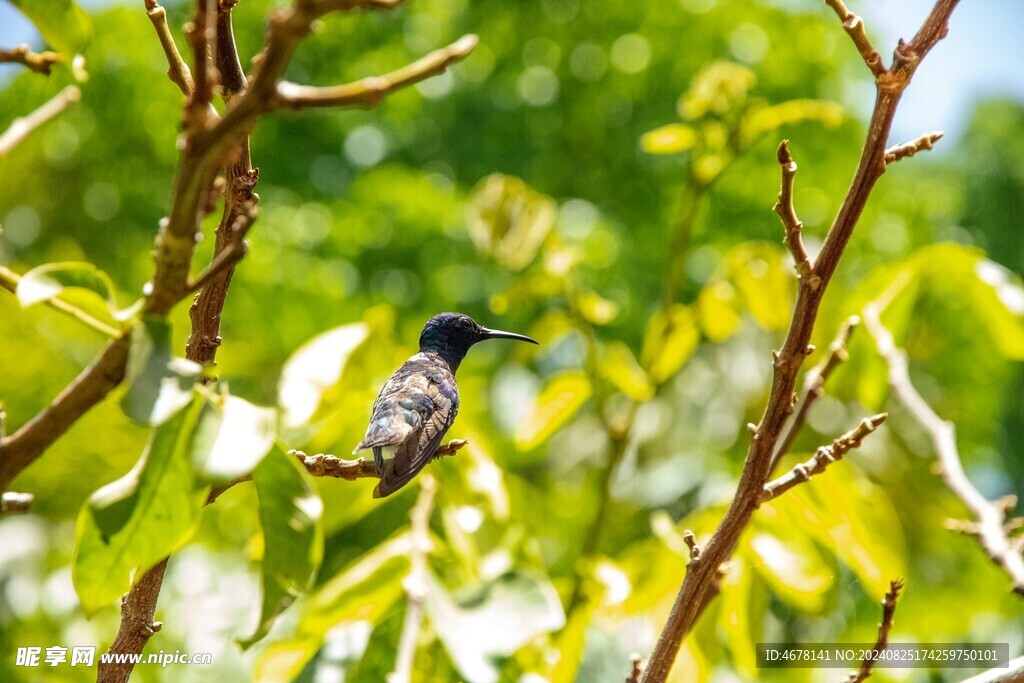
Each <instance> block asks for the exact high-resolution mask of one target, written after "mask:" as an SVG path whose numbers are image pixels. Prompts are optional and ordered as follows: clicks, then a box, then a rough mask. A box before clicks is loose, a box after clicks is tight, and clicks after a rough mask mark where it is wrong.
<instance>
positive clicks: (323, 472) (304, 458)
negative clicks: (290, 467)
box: [288, 439, 469, 481]
mask: <svg viewBox="0 0 1024 683" xmlns="http://www.w3.org/2000/svg"><path fill="white" fill-rule="evenodd" d="M468 443H469V441H467V440H466V439H452V440H451V441H449V442H448V443H445V444H442V445H441V447H440V448H438V449H437V453H435V454H434V457H433V458H431V460H437V459H438V458H443V457H448V456H452V455H455V454H456V453H458V452H459V451H460V450H462V449H463V448H464V447H465V446H466V445H467V444H468ZM288 455H293V456H295V457H296V458H298V460H299V462H300V463H301V464H302V466H303V467H305V468H306V470H307V471H308V472H309V473H310V474H311V475H313V476H314V477H331V478H334V479H347V480H348V481H355V480H356V479H369V478H373V479H376V478H377V467H376V465H374V463H373V461H372V460H365V459H363V458H357V459H356V460H344V459H342V458H338V457H336V456H333V455H326V454H324V453H318V454H317V455H306V454H305V453H303V452H302V451H296V450H291V451H288Z"/></svg>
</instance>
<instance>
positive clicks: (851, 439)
mask: <svg viewBox="0 0 1024 683" xmlns="http://www.w3.org/2000/svg"><path fill="white" fill-rule="evenodd" d="M887 417H888V415H887V414H886V413H880V414H878V415H875V416H874V417H866V418H864V419H863V420H862V421H861V423H860V424H859V425H857V426H856V427H854V428H853V429H852V430H850V431H848V432H847V433H846V434H843V435H842V436H841V437H839V438H838V439H836V440H835V441H833V442H832V444H831V445H829V446H822V447H821V448H819V449H818V450H817V451H815V453H814V455H813V456H811V459H810V460H808V461H807V462H804V463H800V464H798V465H796V467H794V468H793V469H792V470H790V471H789V472H787V473H786V474H784V475H782V476H781V477H779V478H778V479H775V480H774V481H770V482H768V483H767V484H765V485H764V489H763V490H762V491H761V499H760V502H762V503H765V502H767V501H769V500H771V499H772V498H778V497H779V496H781V495H782V494H783V493H785V492H786V491H788V490H789V489H791V488H793V487H794V486H796V485H797V484H802V483H804V482H805V481H809V480H810V479H811V477H813V476H814V475H816V474H821V473H822V472H824V471H825V468H827V467H828V466H829V465H831V464H832V463H834V462H836V461H837V460H842V459H843V456H844V455H846V454H847V453H849V452H850V451H852V450H853V449H855V448H860V445H861V443H862V442H863V441H864V438H865V437H867V435H868V434H870V433H871V432H873V431H875V430H876V429H878V427H879V426H880V425H881V424H882V423H883V422H885V418H887Z"/></svg>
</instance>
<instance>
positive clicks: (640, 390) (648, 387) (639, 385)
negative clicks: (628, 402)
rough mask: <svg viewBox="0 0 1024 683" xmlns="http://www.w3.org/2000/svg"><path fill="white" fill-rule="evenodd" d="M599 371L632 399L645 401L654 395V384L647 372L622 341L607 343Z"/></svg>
mask: <svg viewBox="0 0 1024 683" xmlns="http://www.w3.org/2000/svg"><path fill="white" fill-rule="evenodd" d="M601 372H602V373H604V376H605V377H606V378H607V379H608V381H610V382H611V383H612V384H613V385H614V386H615V388H616V389H618V390H619V391H621V392H622V393H624V394H625V395H626V396H629V397H630V398H631V399H633V400H634V401H647V400H650V398H651V397H652V396H654V386H653V385H652V384H651V382H650V380H649V379H647V373H646V372H644V369H643V368H642V367H641V366H640V363H639V362H637V360H636V358H635V357H634V356H633V352H632V351H630V350H629V347H628V346H626V345H625V344H623V343H622V342H612V343H611V344H609V345H608V347H607V349H606V351H605V354H604V356H603V358H602V360H601Z"/></svg>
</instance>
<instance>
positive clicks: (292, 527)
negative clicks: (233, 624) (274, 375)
mask: <svg viewBox="0 0 1024 683" xmlns="http://www.w3.org/2000/svg"><path fill="white" fill-rule="evenodd" d="M252 480H253V482H254V483H255V485H256V495H257V496H258V497H259V503H260V525H261V526H262V528H263V548H264V550H263V608H262V610H261V612H260V620H259V625H258V626H257V628H256V632H255V633H253V635H252V636H250V637H249V638H246V639H245V640H242V641H240V643H241V645H242V647H245V648H247V647H249V646H250V645H252V644H253V643H255V642H256V641H258V640H260V639H261V638H263V637H264V636H266V635H267V633H268V632H269V631H270V627H271V625H272V624H273V623H274V620H275V619H276V618H277V616H278V615H279V614H280V613H281V612H283V611H284V610H285V609H287V608H288V607H289V606H290V605H291V604H292V602H294V600H295V598H296V597H298V596H299V595H300V594H301V593H304V592H305V591H306V590H308V588H309V585H310V583H311V582H312V581H313V578H314V576H315V575H316V571H317V569H318V568H319V567H320V560H321V559H322V558H323V541H324V539H323V530H322V528H321V526H320V516H321V513H322V512H323V503H322V502H321V500H320V498H319V496H318V495H317V494H316V492H315V491H314V490H313V487H312V485H311V483H310V482H309V480H308V475H306V474H305V472H302V471H301V470H300V469H299V466H298V463H296V462H295V460H294V458H290V457H288V455H286V454H285V452H284V451H283V450H282V449H281V447H280V446H274V448H273V450H272V451H271V453H270V455H269V456H267V457H266V458H264V459H263V461H262V462H261V463H260V464H259V466H258V467H256V469H255V470H253V473H252Z"/></svg>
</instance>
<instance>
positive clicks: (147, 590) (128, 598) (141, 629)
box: [96, 557, 168, 683]
mask: <svg viewBox="0 0 1024 683" xmlns="http://www.w3.org/2000/svg"><path fill="white" fill-rule="evenodd" d="M167 560H168V558H166V557H165V558H164V559H162V560H160V562H158V563H157V564H156V565H155V566H153V567H152V568H151V569H150V570H149V571H147V572H146V573H145V574H143V575H142V578H141V579H139V582H138V583H137V584H135V585H134V586H133V587H132V589H131V590H130V591H128V592H127V593H125V594H124V597H123V598H121V627H120V628H119V629H118V631H117V637H116V638H114V642H113V643H112V644H111V646H110V649H109V650H108V652H109V653H111V654H124V653H133V652H136V653H137V652H142V648H144V647H146V643H148V642H149V639H150V638H152V637H153V634H154V633H156V632H157V631H159V630H160V628H161V627H162V626H163V624H161V623H160V622H159V621H153V615H154V614H155V613H156V601H157V598H158V597H159V596H160V586H161V584H162V583H163V580H164V572H165V571H166V570H167ZM134 668H135V664H134V663H132V662H130V661H129V662H120V663H114V662H112V661H106V662H105V661H103V660H102V659H101V660H100V664H99V670H98V671H97V673H96V681H97V683H128V679H129V678H130V677H131V675H132V669H134Z"/></svg>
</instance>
